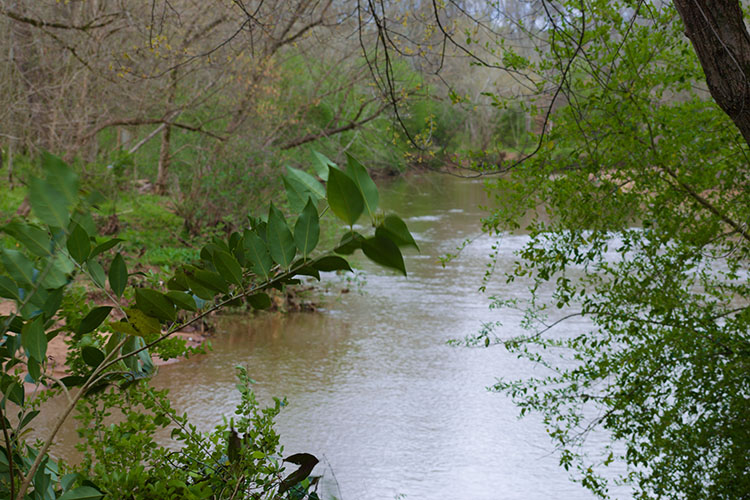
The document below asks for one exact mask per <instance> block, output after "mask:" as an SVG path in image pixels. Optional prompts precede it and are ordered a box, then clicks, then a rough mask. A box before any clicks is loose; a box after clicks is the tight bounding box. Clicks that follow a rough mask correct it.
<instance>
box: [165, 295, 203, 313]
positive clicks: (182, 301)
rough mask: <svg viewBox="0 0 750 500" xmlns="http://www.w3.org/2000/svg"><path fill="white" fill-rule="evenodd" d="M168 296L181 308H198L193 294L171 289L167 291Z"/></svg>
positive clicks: (190, 309)
mask: <svg viewBox="0 0 750 500" xmlns="http://www.w3.org/2000/svg"><path fill="white" fill-rule="evenodd" d="M167 297H168V298H169V300H171V301H172V302H174V305H176V306H177V307H179V308H180V309H185V310H187V311H197V310H198V307H197V306H196V304H195V299H194V298H193V297H192V295H189V294H187V293H185V292H178V291H176V290H170V291H169V292H167Z"/></svg>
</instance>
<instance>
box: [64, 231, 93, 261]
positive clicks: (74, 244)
mask: <svg viewBox="0 0 750 500" xmlns="http://www.w3.org/2000/svg"><path fill="white" fill-rule="evenodd" d="M67 246H68V252H69V253H70V256H71V257H73V258H74V259H75V260H76V262H78V263H80V264H82V263H83V262H84V261H85V260H86V259H87V258H88V256H89V254H90V253H91V241H90V240H89V235H88V233H87V232H86V230H85V229H83V228H82V227H81V226H80V225H79V224H76V223H73V229H72V230H71V231H70V236H68V244H67Z"/></svg>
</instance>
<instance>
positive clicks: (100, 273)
mask: <svg viewBox="0 0 750 500" xmlns="http://www.w3.org/2000/svg"><path fill="white" fill-rule="evenodd" d="M86 268H87V269H88V270H89V274H91V279H93V280H94V283H96V284H97V285H99V286H100V287H102V288H104V284H105V282H106V281H107V275H106V274H105V272H104V268H103V267H102V265H101V264H99V263H98V262H97V261H95V260H93V259H89V260H87V261H86Z"/></svg>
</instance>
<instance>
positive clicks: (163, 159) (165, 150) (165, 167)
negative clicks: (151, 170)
mask: <svg viewBox="0 0 750 500" xmlns="http://www.w3.org/2000/svg"><path fill="white" fill-rule="evenodd" d="M171 137H172V127H171V126H170V125H167V126H166V127H164V130H163V131H162V133H161V149H160V150H159V167H158V169H157V171H156V185H155V187H154V192H155V193H156V194H161V195H164V194H167V175H168V173H169V160H170V156H169V150H170V139H171Z"/></svg>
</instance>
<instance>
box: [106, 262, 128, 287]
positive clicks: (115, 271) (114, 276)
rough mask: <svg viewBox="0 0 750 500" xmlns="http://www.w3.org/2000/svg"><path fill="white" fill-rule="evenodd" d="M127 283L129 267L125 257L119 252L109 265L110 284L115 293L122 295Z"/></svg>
mask: <svg viewBox="0 0 750 500" xmlns="http://www.w3.org/2000/svg"><path fill="white" fill-rule="evenodd" d="M127 284H128V268H127V266H126V265H125V259H124V258H123V257H122V254H120V253H119V252H118V253H117V255H115V258H114V259H112V264H111V265H110V266H109V286H110V287H111V288H112V291H113V292H114V293H115V295H117V296H118V297H122V292H124V291H125V285H127Z"/></svg>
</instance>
